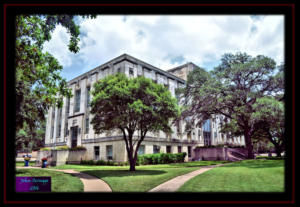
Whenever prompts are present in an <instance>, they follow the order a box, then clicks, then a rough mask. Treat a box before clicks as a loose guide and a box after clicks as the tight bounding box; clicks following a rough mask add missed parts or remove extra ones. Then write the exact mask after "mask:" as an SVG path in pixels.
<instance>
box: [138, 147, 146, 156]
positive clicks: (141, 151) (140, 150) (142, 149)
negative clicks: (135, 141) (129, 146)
mask: <svg viewBox="0 0 300 207" xmlns="http://www.w3.org/2000/svg"><path fill="white" fill-rule="evenodd" d="M143 154H145V145H140V147H139V149H138V155H143Z"/></svg>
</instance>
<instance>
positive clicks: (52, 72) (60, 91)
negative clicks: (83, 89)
mask: <svg viewBox="0 0 300 207" xmlns="http://www.w3.org/2000/svg"><path fill="white" fill-rule="evenodd" d="M93 17H94V16H93ZM58 24H60V25H62V26H63V27H65V28H66V29H67V31H68V33H69V34H70V41H69V45H68V47H69V50H70V51H71V52H74V53H76V52H78V51H79V47H78V42H79V34H80V33H79V26H78V25H76V24H75V21H74V15H19V16H16V44H15V67H16V75H15V87H16V132H17V133H18V131H19V130H21V129H22V128H23V127H24V124H26V126H25V128H24V129H25V131H27V130H26V128H27V127H29V128H30V130H31V131H32V130H33V129H35V128H36V127H37V126H36V123H38V121H44V119H45V113H46V112H47V111H48V109H49V107H50V106H53V105H55V104H56V105H57V106H58V107H61V106H62V98H63V97H64V96H67V97H70V96H71V90H70V89H68V87H67V82H66V80H65V79H64V78H62V77H61V76H60V71H61V70H62V66H61V65H60V64H59V63H58V61H57V60H56V59H55V58H54V57H53V56H52V55H51V54H49V53H47V52H46V53H43V52H42V49H43V44H44V42H45V41H49V40H50V39H51V32H52V31H53V30H54V29H55V27H56V25H58ZM24 129H23V130H24Z"/></svg>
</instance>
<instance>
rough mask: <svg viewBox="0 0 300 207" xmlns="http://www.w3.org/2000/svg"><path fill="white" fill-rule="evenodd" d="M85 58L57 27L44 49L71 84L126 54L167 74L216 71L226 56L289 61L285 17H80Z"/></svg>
mask: <svg viewBox="0 0 300 207" xmlns="http://www.w3.org/2000/svg"><path fill="white" fill-rule="evenodd" d="M76 22H77V23H78V24H79V25H80V32H81V34H80V43H79V46H80V52H78V53H76V54H74V53H71V52H70V51H69V50H68V47H67V45H68V41H69V38H70V35H69V34H68V33H67V31H66V29H65V28H63V27H62V26H60V25H58V26H57V27H56V29H55V30H54V32H53V33H52V39H51V40H50V41H49V42H46V43H45V44H44V51H48V52H50V53H51V54H52V55H53V56H54V57H55V58H57V59H58V61H59V62H60V64H61V65H62V66H63V70H62V72H61V75H62V76H63V77H64V78H66V79H67V81H69V80H71V79H73V78H75V77H77V76H79V75H81V74H82V73H84V72H87V71H89V70H92V69H94V68H95V67H97V66H99V65H102V64H104V63H106V62H108V61H110V60H111V59H113V58H115V57H118V56H120V55H122V54H124V53H126V54H128V55H131V56H133V57H135V58H138V59H140V60H142V61H144V62H147V63H149V64H151V65H153V66H155V67H158V68H160V69H162V70H168V69H171V68H174V67H177V66H179V65H182V64H185V63H187V62H193V63H194V64H196V65H198V66H200V67H202V68H205V69H206V70H212V69H213V68H214V67H216V66H218V65H219V64H220V60H221V57H222V55H223V54H224V53H234V54H235V53H237V52H246V53H247V54H249V55H251V56H253V57H255V56H256V55H265V56H268V57H271V58H273V59H274V60H275V61H276V63H277V64H280V63H282V62H283V61H284V16H283V15H259V16H258V15H225V16H224V15H173V16H172V15H151V16H148V15H99V16H97V18H95V19H82V18H81V17H77V20H76Z"/></svg>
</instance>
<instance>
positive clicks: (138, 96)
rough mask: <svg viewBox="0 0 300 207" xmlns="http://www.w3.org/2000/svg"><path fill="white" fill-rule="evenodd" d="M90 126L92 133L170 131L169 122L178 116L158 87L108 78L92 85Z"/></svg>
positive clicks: (168, 96) (171, 101) (143, 80)
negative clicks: (122, 130) (92, 128)
mask: <svg viewBox="0 0 300 207" xmlns="http://www.w3.org/2000/svg"><path fill="white" fill-rule="evenodd" d="M93 88H94V89H93V90H92V92H91V93H92V95H93V100H92V102H91V107H92V108H91V113H93V114H94V117H93V120H92V121H91V123H92V124H93V126H94V130H95V132H96V133H102V132H104V131H107V130H114V129H120V128H122V129H127V130H129V131H132V130H133V131H135V130H141V131H143V132H147V131H159V130H163V131H166V132H170V131H171V128H170V126H169V119H170V118H174V117H176V116H177V115H178V113H179V108H178V106H177V103H176V102H177V100H176V99H175V98H173V97H172V95H171V93H170V92H169V91H168V90H167V89H166V88H165V87H164V86H163V85H160V84H155V83H154V82H153V81H152V80H150V79H147V78H144V77H138V78H133V79H130V78H127V77H126V76H125V75H124V74H117V75H110V76H107V77H106V78H104V79H101V80H99V81H98V82H97V83H95V84H94V87H93Z"/></svg>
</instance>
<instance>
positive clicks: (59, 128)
mask: <svg viewBox="0 0 300 207" xmlns="http://www.w3.org/2000/svg"><path fill="white" fill-rule="evenodd" d="M60 131H61V124H60V123H59V125H58V132H57V137H60Z"/></svg>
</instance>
